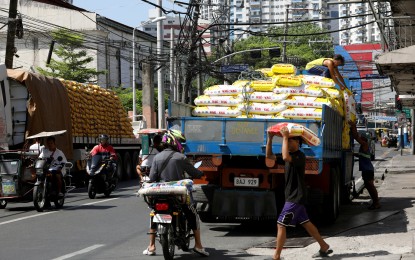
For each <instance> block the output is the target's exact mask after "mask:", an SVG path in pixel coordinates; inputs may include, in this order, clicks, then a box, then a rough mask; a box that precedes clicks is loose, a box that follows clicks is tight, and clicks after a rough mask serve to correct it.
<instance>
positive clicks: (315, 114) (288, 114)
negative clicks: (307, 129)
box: [279, 107, 322, 120]
mask: <svg viewBox="0 0 415 260" xmlns="http://www.w3.org/2000/svg"><path fill="white" fill-rule="evenodd" d="M279 115H280V116H283V117H285V118H291V119H315V120H321V116H322V109H321V108H309V107H306V108H298V107H295V108H289V109H286V110H284V111H282V112H280V113H279Z"/></svg>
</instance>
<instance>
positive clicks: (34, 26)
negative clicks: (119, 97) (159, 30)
mask: <svg viewBox="0 0 415 260" xmlns="http://www.w3.org/2000/svg"><path fill="white" fill-rule="evenodd" d="M0 7H1V8H3V9H8V8H9V1H8V0H0ZM17 10H18V13H19V14H21V18H22V21H23V30H24V34H23V37H22V38H21V39H19V38H15V47H16V50H17V52H16V54H17V56H15V57H14V62H13V67H14V68H22V69H26V70H31V71H36V68H37V67H42V68H45V67H46V61H47V57H48V54H49V49H50V45H51V42H52V40H53V39H52V37H51V32H52V31H54V30H57V29H59V28H62V27H63V28H67V29H69V30H72V31H73V32H76V33H79V34H80V35H81V36H82V37H83V38H84V44H83V46H84V49H85V50H87V55H88V56H91V57H93V58H94V60H93V61H92V62H91V63H90V64H88V67H90V68H94V69H96V70H98V71H105V72H106V73H105V74H102V75H99V76H98V78H97V79H96V80H95V83H97V84H98V85H100V86H101V87H114V86H121V87H131V85H132V81H133V80H132V68H133V60H132V50H133V48H132V47H133V44H132V43H133V40H132V34H133V28H132V27H129V26H126V25H124V24H121V23H119V22H117V21H114V20H111V19H107V18H105V17H102V16H100V15H99V14H97V13H94V12H89V11H87V10H84V9H81V8H78V7H76V6H73V5H71V1H66V2H61V1H52V0H51V1H48V0H39V1H36V0H20V1H19V2H18V7H17ZM0 19H7V13H3V14H0ZM0 34H1V35H2V36H1V37H0V57H1V58H3V60H4V57H5V46H6V38H7V37H6V35H7V26H5V27H3V28H2V29H1V30H0ZM135 36H136V39H135V41H134V42H135V50H136V61H135V65H137V66H135V68H136V75H138V76H137V80H136V82H138V83H139V84H140V82H141V77H140V75H141V73H140V71H139V66H138V64H139V62H140V61H142V60H144V59H148V57H150V56H154V55H155V53H156V46H157V43H156V38H155V37H153V36H152V35H150V34H147V33H145V32H142V31H140V30H136V31H135ZM58 44H59V43H56V44H55V48H56V46H57V45H58ZM52 58H54V59H57V58H58V57H56V56H54V55H52Z"/></svg>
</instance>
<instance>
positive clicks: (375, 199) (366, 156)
mask: <svg viewBox="0 0 415 260" xmlns="http://www.w3.org/2000/svg"><path fill="white" fill-rule="evenodd" d="M349 125H350V131H351V132H352V136H353V138H354V139H355V140H356V141H357V142H358V143H359V144H360V148H359V153H358V157H359V171H361V172H362V179H363V182H364V185H365V188H366V189H367V191H368V192H369V195H370V198H371V199H372V204H371V205H370V206H369V207H368V209H370V210H373V209H379V208H380V204H379V196H378V191H377V190H376V187H375V169H374V168H373V164H372V161H371V159H370V158H371V156H370V151H369V140H368V138H369V136H366V135H365V134H366V133H364V134H361V135H359V133H358V132H357V129H356V123H354V122H352V121H349Z"/></svg>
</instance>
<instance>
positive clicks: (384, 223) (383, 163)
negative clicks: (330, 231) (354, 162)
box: [248, 149, 415, 260]
mask: <svg viewBox="0 0 415 260" xmlns="http://www.w3.org/2000/svg"><path fill="white" fill-rule="evenodd" d="M390 151H393V150H383V152H384V154H383V155H382V156H379V157H378V158H382V157H383V158H387V160H379V159H378V161H376V162H375V164H374V166H375V169H376V173H375V178H376V186H377V188H378V192H379V197H380V199H381V201H380V203H381V205H382V207H381V209H379V210H374V211H370V210H366V207H367V203H368V202H369V199H370V198H369V197H368V194H367V192H366V190H365V192H364V193H363V194H362V195H361V196H360V197H359V198H357V199H355V200H354V203H353V204H354V205H351V207H354V208H355V210H356V208H359V209H360V212H359V213H358V215H354V216H353V217H354V218H356V217H358V218H369V219H370V220H369V221H367V222H366V224H364V225H362V226H359V227H356V228H352V229H350V230H346V231H344V232H341V233H339V234H336V235H334V236H330V237H326V238H325V240H326V242H327V243H328V244H329V245H330V246H331V247H332V248H333V250H334V254H333V255H332V256H331V257H330V258H329V259H342V260H343V259H344V260H347V259H350V260H351V259H353V260H363V259H379V260H395V259H396V260H399V259H404V260H415V254H414V253H415V207H414V204H415V155H412V154H410V152H411V151H410V149H404V150H403V153H402V156H401V155H400V153H399V154H398V155H395V156H393V157H392V158H388V155H389V153H390ZM382 175H383V176H384V180H382ZM346 207H347V206H346ZM350 219H352V217H351V218H350ZM339 220H340V219H339ZM371 220H373V221H371ZM342 221H344V220H342ZM321 233H322V235H323V236H324V228H323V229H321ZM317 250H318V244H317V243H313V244H311V245H309V246H306V247H303V248H287V249H284V250H283V257H284V258H285V259H286V260H289V259H312V258H311V257H310V256H311V255H313V254H314V253H315V252H316V251H317ZM273 251H274V250H273V249H272V248H269V249H265V248H256V249H249V250H248V253H250V254H254V255H258V256H259V255H261V257H264V256H268V257H269V256H270V255H272V254H273ZM258 259H266V258H258Z"/></svg>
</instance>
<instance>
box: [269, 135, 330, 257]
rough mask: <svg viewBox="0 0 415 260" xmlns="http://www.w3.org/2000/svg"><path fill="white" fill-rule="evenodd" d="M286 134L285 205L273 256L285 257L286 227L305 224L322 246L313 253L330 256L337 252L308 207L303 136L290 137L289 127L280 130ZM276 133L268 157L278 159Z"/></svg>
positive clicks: (280, 217) (284, 140)
mask: <svg viewBox="0 0 415 260" xmlns="http://www.w3.org/2000/svg"><path fill="white" fill-rule="evenodd" d="M280 133H281V135H282V138H283V139H282V151H281V153H282V159H283V160H284V162H285V204H284V207H283V209H282V212H281V214H280V215H279V217H278V220H277V241H276V248H275V252H274V255H273V258H272V259H274V260H279V259H281V251H282V249H283V247H284V244H285V240H286V237H287V233H286V228H287V227H288V226H294V227H295V226H296V225H297V224H301V225H302V226H303V227H304V228H305V230H306V231H307V232H308V234H310V236H312V237H313V238H314V239H315V240H316V241H317V242H318V243H319V245H320V249H319V251H318V252H317V253H316V254H314V255H313V257H314V258H316V257H326V256H329V254H331V253H333V250H331V249H330V246H329V245H328V244H327V243H326V242H325V241H324V239H323V238H322V237H321V235H320V233H319V232H318V230H317V228H316V227H315V226H314V224H313V223H311V221H310V219H309V218H308V215H307V211H306V209H305V206H304V203H305V193H306V186H305V179H304V175H305V160H306V159H305V154H304V153H303V152H302V151H301V150H300V147H301V144H302V139H301V137H298V136H297V137H289V130H288V128H287V127H283V128H282V129H281V130H280ZM275 135H276V133H274V132H271V131H268V138H267V145H266V158H267V159H271V160H277V156H276V155H275V154H274V153H273V152H272V138H273V137H274V136H275Z"/></svg>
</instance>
